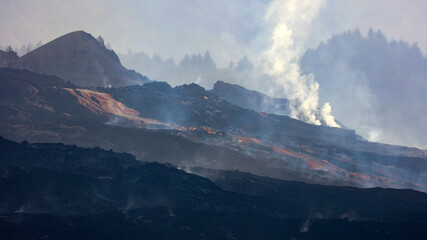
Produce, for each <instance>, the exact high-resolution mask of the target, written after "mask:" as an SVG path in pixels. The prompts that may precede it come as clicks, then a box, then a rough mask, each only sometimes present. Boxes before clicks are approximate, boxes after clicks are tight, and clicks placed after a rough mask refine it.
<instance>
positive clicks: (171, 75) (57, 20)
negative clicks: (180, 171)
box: [0, 0, 427, 148]
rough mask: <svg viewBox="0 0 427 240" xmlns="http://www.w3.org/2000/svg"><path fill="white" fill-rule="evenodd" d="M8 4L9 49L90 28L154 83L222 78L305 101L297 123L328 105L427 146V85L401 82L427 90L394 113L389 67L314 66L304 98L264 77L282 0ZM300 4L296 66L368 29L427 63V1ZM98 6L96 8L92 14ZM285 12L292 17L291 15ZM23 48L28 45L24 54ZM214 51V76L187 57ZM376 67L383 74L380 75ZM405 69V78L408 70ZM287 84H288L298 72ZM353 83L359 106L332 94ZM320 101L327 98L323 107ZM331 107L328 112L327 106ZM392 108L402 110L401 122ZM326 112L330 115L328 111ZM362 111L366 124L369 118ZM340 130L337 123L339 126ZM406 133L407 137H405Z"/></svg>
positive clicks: (380, 132) (400, 139)
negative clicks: (277, 1) (272, 13)
mask: <svg viewBox="0 0 427 240" xmlns="http://www.w3.org/2000/svg"><path fill="white" fill-rule="evenodd" d="M288 2H290V4H295V3H292V1H288ZM313 3H315V4H313ZM0 4H1V5H0V6H1V10H0V11H2V12H1V13H2V14H1V18H2V21H1V23H0V26H1V30H0V33H1V34H0V46H2V47H3V49H4V48H6V46H9V45H11V46H12V47H13V48H14V49H16V50H17V52H19V53H20V54H24V53H26V51H27V49H28V43H32V44H31V45H32V46H31V47H32V48H34V47H35V46H38V45H40V41H41V42H43V43H46V42H48V41H50V40H52V39H53V38H55V37H56V36H59V35H62V34H65V33H67V32H71V31H74V30H85V31H88V32H90V33H92V34H93V35H94V36H98V35H101V36H103V37H104V39H105V40H106V42H107V43H108V44H107V45H108V46H109V47H110V48H113V49H114V50H115V51H116V52H117V53H118V55H119V56H120V58H121V60H122V62H123V64H124V65H125V66H127V67H130V68H133V69H135V70H137V71H139V72H142V73H143V74H145V75H147V76H148V77H150V78H152V79H156V80H160V81H167V82H168V83H170V84H172V85H180V84H184V83H191V82H196V83H198V84H200V85H201V86H203V87H207V88H212V86H213V84H214V83H215V82H216V81H218V80H223V81H227V82H231V83H237V84H240V85H242V86H244V87H247V88H249V89H256V90H258V91H261V92H263V93H266V94H269V95H272V96H275V97H287V98H296V99H300V100H299V101H303V102H304V101H305V102H306V104H305V109H304V110H303V111H301V110H302V109H300V111H299V112H300V113H298V111H296V112H295V113H294V114H293V117H297V116H300V118H301V117H304V118H306V120H308V122H312V123H315V122H316V120H317V118H319V117H314V115H313V112H314V109H316V106H317V105H318V107H319V108H320V107H322V106H323V105H324V104H325V103H328V102H329V103H330V104H329V105H331V111H332V115H337V116H338V120H340V121H341V122H342V123H343V124H344V125H345V126H347V127H350V128H352V129H355V130H356V131H357V132H358V133H359V134H361V135H362V136H363V137H365V138H366V139H368V140H372V141H380V142H386V143H392V144H399V145H407V146H415V147H421V148H427V140H426V138H425V137H424V135H425V130H423V129H427V126H426V125H425V123H424V122H425V121H423V119H425V117H426V115H425V114H426V112H427V111H423V110H425V109H427V107H426V102H427V101H426V98H425V96H424V94H422V92H423V91H424V90H425V89H426V84H425V81H424V83H421V84H420V83H418V80H416V79H415V80H411V81H409V82H408V81H406V82H407V83H406V84H400V85H398V86H396V90H403V91H408V92H409V91H412V89H417V90H418V91H419V93H413V94H412V95H414V97H412V99H403V100H402V101H403V102H404V104H401V105H396V104H393V107H396V109H394V108H393V109H392V107H389V106H390V105H391V104H392V102H393V100H392V99H390V97H393V98H397V96H396V95H395V94H392V95H388V97H387V96H385V95H384V94H382V95H380V94H376V92H375V91H376V89H377V88H378V87H379V85H378V82H384V81H386V80H384V79H385V78H390V77H389V76H388V75H387V74H388V73H387V72H385V70H383V69H384V68H378V69H374V70H369V71H370V72H371V73H367V72H366V71H367V70H366V69H360V68H358V67H357V66H353V65H352V64H353V63H349V62H344V64H345V65H346V67H345V68H342V67H341V69H340V70H339V72H337V71H336V70H335V73H334V74H333V76H328V79H327V81H326V80H324V79H320V80H318V79H317V78H324V77H323V75H322V76H317V75H319V74H320V73H318V72H315V71H314V70H313V69H311V70H310V71H307V69H306V71H305V72H304V73H306V74H309V73H314V79H313V80H314V82H319V83H320V84H319V87H318V88H319V90H318V91H316V90H315V89H316V87H315V86H314V85H313V84H312V83H311V85H310V83H308V82H307V83H306V84H305V85H304V87H303V88H302V87H301V86H302V85H300V86H299V87H298V88H299V89H300V90H298V91H299V94H298V95H295V93H296V92H297V91H295V89H296V86H295V84H293V85H292V86H290V85H289V84H286V83H290V82H292V81H286V82H285V83H284V82H281V81H283V79H284V78H280V79H281V80H279V81H278V82H277V81H275V80H274V78H273V79H271V78H270V77H269V76H265V74H264V73H265V69H264V68H263V63H262V62H263V61H265V58H264V59H263V52H265V51H267V50H268V49H269V44H270V40H269V39H270V36H271V32H272V31H273V29H274V26H275V24H276V23H277V22H274V21H276V20H277V19H276V20H274V21H272V20H271V19H270V20H269V19H268V18H267V17H266V12H267V10H268V8H269V6H271V5H273V4H274V2H272V1H233V2H230V1H218V2H215V3H213V2H191V3H190V2H187V1H182V2H181V1H174V2H173V3H171V2H170V1H125V2H124V3H120V4H119V3H117V2H114V1H100V2H97V1H91V2H90V3H88V2H85V1H82V2H78V1H77V2H76V1H73V2H72V3H62V2H61V3H60V2H49V4H44V1H22V2H20V1H2V3H0ZM286 4H289V3H286ZM298 5H300V6H301V7H299V9H300V10H296V9H294V10H293V11H304V12H307V11H311V13H310V14H311V16H310V17H309V19H305V20H304V21H305V22H302V21H299V20H297V19H299V18H298V16H299V15H301V13H298V14H296V15H295V16H297V17H295V16H294V17H292V21H293V22H292V23H290V22H288V24H291V25H289V27H290V28H289V29H291V30H292V31H293V32H292V36H291V39H292V43H290V45H289V46H288V49H286V52H287V53H289V52H293V54H295V56H294V58H295V59H294V60H292V61H296V63H297V62H299V58H301V57H302V56H303V55H304V54H305V52H306V50H307V49H309V48H311V49H315V48H317V47H318V46H319V44H320V43H321V42H324V43H326V42H328V41H329V40H330V39H331V37H332V36H333V35H341V34H343V33H344V32H346V31H349V30H350V31H355V30H356V29H360V34H361V36H362V37H365V38H368V36H367V35H368V32H369V30H370V29H373V30H374V32H377V31H381V33H382V34H383V35H384V38H385V40H386V41H385V42H384V43H383V45H384V46H383V48H384V47H386V45H387V42H391V41H403V42H407V43H408V45H409V46H408V50H406V51H411V50H409V47H410V46H411V47H414V46H418V47H419V51H420V52H419V53H416V54H419V55H420V57H419V59H413V60H410V61H415V62H413V63H411V64H413V65H420V66H425V62H426V60H425V52H426V51H427V45H425V44H426V42H427V34H426V33H425V31H421V30H420V29H422V23H423V22H426V21H427V19H426V16H425V14H424V10H425V9H427V4H426V3H425V2H424V1H410V2H404V1H398V0H392V1H374V2H371V1H357V2H355V1H314V2H311V1H304V2H303V3H302V4H298ZM94 6H96V9H97V10H96V11H94V10H93V9H95V7H94ZM305 6H307V7H308V8H310V10H308V8H307V7H305ZM304 8H305V9H304ZM148 9H150V10H149V11H148ZM278 9H279V8H278ZM282 11H284V10H282ZM280 14H282V15H287V16H288V15H289V13H286V11H284V12H282V13H280ZM165 16H167V17H165ZM300 19H302V18H300ZM284 21H287V20H284ZM357 37H358V36H355V37H354V38H355V39H350V38H349V37H347V38H346V39H347V40H343V41H341V43H340V44H341V45H343V44H344V45H346V46H347V47H346V48H345V49H343V48H341V51H347V52H346V53H343V54H346V55H349V54H350V52H351V51H356V50H355V49H353V50H351V48H352V47H354V48H355V46H354V41H357ZM24 44H25V45H26V46H25V48H22V45H24ZM332 44H333V43H330V44H329V45H332ZM414 44H415V45H414ZM335 47H337V46H335ZM362 47H363V46H362ZM366 47H367V46H366ZM397 48H400V49H401V47H399V46H397V45H396V47H394V48H393V47H391V48H390V50H388V51H405V49H401V50H397ZM415 48H417V47H415ZM24 49H25V50H24ZM380 49H381V48H380ZM380 49H375V50H376V51H377V52H376V53H377V55H381V54H385V53H383V52H380V51H381V50H380ZM393 49H394V50H393ZM206 51H209V55H210V57H211V58H212V61H213V63H214V65H212V64H211V65H212V66H215V67H216V68H218V69H220V71H212V69H209V67H207V68H205V69H198V68H199V67H198V65H197V64H199V65H200V63H197V61H198V60H196V59H193V60H192V61H193V62H191V61H189V60H186V58H185V56H186V55H189V56H191V55H192V54H201V55H202V56H203V55H204V54H205V53H206ZM349 51H350V52H349ZM415 51H417V50H415ZM387 54H391V53H387ZM403 54H405V53H403V52H401V53H396V54H395V55H394V56H393V57H394V58H396V59H395V60H392V61H399V60H398V58H402V57H403ZM245 56H248V58H247V61H246V62H245V61H243V60H245V59H246V58H245ZM288 56H289V55H288ZM361 57H362V56H361ZM377 57H379V56H377ZM183 61H186V62H183ZM348 61H349V60H348ZM304 63H305V62H304ZM375 63H376V64H379V63H378V62H375ZM230 66H233V67H234V68H238V69H237V70H238V71H231V73H230V71H228V72H227V70H229V68H230ZM303 67H304V66H303ZM384 67H389V68H393V69H396V68H399V67H401V68H405V66H404V64H394V65H387V63H385V66H384ZM422 69H425V67H420V71H421V72H420V74H421V75H422V74H424V75H423V76H420V77H417V76H415V78H417V79H425V70H422ZM243 70H245V71H243ZM224 71H225V73H224ZM372 71H376V73H375V74H374V75H375V76H374V75H372ZM396 71H400V72H403V71H405V69H402V70H398V69H397V70H396ZM355 73H356V74H358V75H357V77H351V76H354V75H355ZM320 75H321V74H320ZM366 75H368V76H367V77H366ZM285 78H286V79H289V76H287V77H285ZM355 78H356V79H355ZM366 78H368V79H366ZM353 79H354V80H353ZM265 81H269V84H265ZM306 81H311V80H306ZM354 81H356V82H357V89H358V90H357V91H353V96H351V98H352V99H354V100H353V101H352V103H353V104H350V105H349V104H348V103H347V102H346V101H345V99H348V98H346V97H345V96H346V95H343V96H340V97H337V96H336V95H337V91H336V90H334V92H331V90H332V88H331V87H329V86H330V85H331V84H332V83H334V84H344V85H340V87H339V88H343V86H355V82H354ZM390 81H392V80H390ZM393 81H394V80H393ZM420 81H422V80H420ZM295 82H301V80H298V81H295ZM398 82H401V83H403V82H404V81H403V79H402V76H399V81H398ZM284 85H289V86H288V87H287V89H288V90H286V89H283V86H284ZM310 86H311V87H310ZM281 88H282V89H281ZM304 88H305V90H303V89H304ZM336 88H337V87H335V88H334V89H336ZM289 89H292V90H291V91H289ZM347 89H350V88H347ZM342 90H343V89H341V93H342ZM310 91H311V92H310ZM303 92H305V93H303ZM317 92H319V93H317ZM354 94H356V95H354ZM390 94H391V93H390ZM304 95H305V96H304ZM316 97H318V98H319V99H318V101H316ZM302 98H303V99H304V100H301V99H302ZM308 99H310V100H308ZM317 102H318V103H317ZM350 106H351V107H350ZM296 108H298V107H296ZM388 108H390V110H386V112H383V113H381V114H379V113H378V112H379V111H380V109H388ZM408 108H411V109H414V110H416V112H418V113H419V115H418V114H416V115H411V114H409V115H408V113H405V112H404V111H405V109H408ZM327 109H329V106H327V107H326V108H325V110H327ZM392 110H395V111H397V113H398V114H396V115H397V116H395V118H394V119H392V118H393V116H392V114H393V111H392ZM316 111H317V110H316ZM301 112H303V113H301ZM322 112H323V113H324V114H326V112H327V111H322ZM412 112H415V111H412ZM361 115H363V117H362V118H363V119H360V118H361V117H360V116H361ZM308 116H310V117H308ZM406 116H407V117H406ZM310 118H311V119H310ZM326 118H327V119H330V117H329V118H328V117H326ZM330 121H331V120H330ZM331 124H332V125H333V126H337V125H334V124H333V122H332V123H331ZM400 129H403V131H405V132H403V131H399V130H400ZM420 130H421V131H420Z"/></svg>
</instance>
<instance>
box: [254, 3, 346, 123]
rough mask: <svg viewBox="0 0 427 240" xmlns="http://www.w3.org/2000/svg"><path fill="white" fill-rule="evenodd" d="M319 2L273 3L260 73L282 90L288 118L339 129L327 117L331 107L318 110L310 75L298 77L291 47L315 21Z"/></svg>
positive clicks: (295, 50) (295, 55)
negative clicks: (265, 74) (268, 46)
mask: <svg viewBox="0 0 427 240" xmlns="http://www.w3.org/2000/svg"><path fill="white" fill-rule="evenodd" d="M323 3H324V1H323V0H286V1H283V0H274V1H273V2H271V3H270V5H269V7H268V9H267V14H266V18H267V20H268V21H269V22H270V23H272V24H273V26H274V27H273V31H272V34H271V46H270V48H269V49H268V50H266V51H265V52H264V53H263V56H262V58H263V59H262V60H263V67H264V71H265V72H266V73H267V74H269V75H270V76H272V78H273V80H274V81H275V83H277V86H282V87H283V91H284V92H285V94H286V96H287V97H288V98H289V99H290V100H291V104H290V110H291V113H290V115H291V117H293V118H296V119H299V120H302V121H305V122H307V123H311V124H315V125H321V120H323V121H324V122H325V123H326V125H328V126H331V127H340V126H339V125H338V124H337V123H336V122H335V119H334V117H333V116H332V115H331V105H330V104H329V103H325V105H324V106H323V108H322V109H320V110H319V106H318V105H319V95H318V91H319V84H318V83H317V82H316V81H315V79H314V76H313V75H302V74H301V70H300V67H299V58H300V51H301V49H300V48H298V47H297V46H295V36H296V35H299V36H301V35H303V34H304V31H307V30H308V27H309V26H310V24H311V22H312V20H313V19H314V18H315V17H316V15H317V13H318V11H319V9H320V7H321V6H322V5H323Z"/></svg>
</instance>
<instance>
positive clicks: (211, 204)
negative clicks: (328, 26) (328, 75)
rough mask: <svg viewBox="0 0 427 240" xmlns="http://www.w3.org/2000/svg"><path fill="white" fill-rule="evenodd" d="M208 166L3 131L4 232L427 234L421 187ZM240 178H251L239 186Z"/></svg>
mask: <svg viewBox="0 0 427 240" xmlns="http://www.w3.org/2000/svg"><path fill="white" fill-rule="evenodd" d="M205 171H206V173H209V174H210V177H212V176H213V175H217V176H218V177H219V178H218V179H221V181H216V182H217V183H218V185H215V184H214V183H212V182H211V181H209V180H208V179H206V178H203V177H199V176H196V175H192V174H188V173H186V172H184V171H182V170H178V169H176V168H174V167H172V166H167V165H162V164H159V163H147V162H141V161H137V160H136V159H135V158H134V157H133V156H132V155H130V154H126V153H114V152H112V151H105V150H102V149H100V148H79V147H76V146H73V145H63V144H30V143H28V142H22V143H16V142H12V141H9V140H6V139H3V138H0V214H1V216H0V238H1V239H40V238H48V239H99V238H102V239H135V238H144V239H288V238H289V239H291V238H297V239H361V238H363V239H422V238H423V237H424V236H425V234H426V233H427V232H426V231H427V230H426V229H427V221H426V219H427V218H426V216H427V194H425V193H421V192H416V191H413V190H393V189H369V190H365V189H358V188H345V187H327V186H320V185H310V184H301V183H295V182H284V181H276V180H272V179H265V178H259V177H256V176H253V175H249V176H247V175H246V174H245V173H237V174H231V175H230V176H229V177H224V176H225V175H223V174H226V173H221V172H215V171H213V172H210V170H205ZM238 179H243V180H244V179H247V180H248V179H249V180H251V181H247V182H245V181H246V180H244V181H240V182H238V184H239V185H236V180H238ZM233 186H235V187H233ZM237 186H238V187H239V188H237ZM221 187H223V188H224V189H225V190H224V189H222V188H221ZM238 189H240V191H239V190H238ZM245 189H246V190H245ZM248 189H253V190H254V191H252V192H251V191H248ZM272 189H274V190H272ZM302 189H304V190H305V191H307V193H308V195H307V196H306V197H305V199H300V198H301V197H304V196H303V195H301V191H302ZM226 190H228V191H226ZM233 191H238V192H240V193H237V192H233ZM298 192H299V193H298ZM272 193H275V195H272ZM310 193H313V194H311V195H310ZM327 194H329V195H327ZM331 194H332V195H331ZM313 196H315V198H316V199H314V198H313ZM358 196H359V197H358ZM308 197H311V198H312V199H308ZM357 197H358V198H357ZM317 198H318V199H317ZM280 199H281V200H280ZM316 203H321V204H318V205H316ZM342 206H346V208H343V207H342Z"/></svg>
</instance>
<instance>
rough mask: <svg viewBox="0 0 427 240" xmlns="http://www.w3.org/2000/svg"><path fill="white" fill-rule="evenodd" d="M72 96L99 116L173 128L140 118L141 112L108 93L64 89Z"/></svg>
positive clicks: (169, 125) (153, 120)
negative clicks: (112, 116)
mask: <svg viewBox="0 0 427 240" xmlns="http://www.w3.org/2000/svg"><path fill="white" fill-rule="evenodd" d="M64 89H65V90H66V91H68V92H69V93H70V94H72V95H73V96H74V97H76V98H77V101H78V102H79V103H80V104H81V105H82V106H84V107H86V108H87V109H89V110H90V111H92V112H94V113H97V114H111V115H115V116H119V117H123V118H126V119H128V120H131V121H134V122H136V123H143V124H150V125H163V126H167V127H172V125H171V124H168V123H163V122H159V121H157V120H155V119H149V118H143V117H140V116H139V112H138V111H136V110H134V109H132V108H128V107H126V106H125V105H124V104H122V103H121V102H118V101H116V100H115V99H114V98H113V97H111V96H110V94H108V93H102V92H96V91H92V90H87V89H75V90H74V89H71V88H64Z"/></svg>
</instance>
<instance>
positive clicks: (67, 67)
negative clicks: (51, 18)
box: [13, 31, 149, 87]
mask: <svg viewBox="0 0 427 240" xmlns="http://www.w3.org/2000/svg"><path fill="white" fill-rule="evenodd" d="M13 67H14V68H19V69H27V70H31V71H34V72H40V73H47V74H50V75H56V76H59V77H61V78H62V79H64V80H65V81H70V82H72V83H74V84H77V85H79V86H85V87H97V86H101V87H108V86H114V87H116V86H126V85H133V84H143V83H145V82H149V79H148V78H147V77H145V76H142V75H141V74H138V73H136V72H135V71H133V70H127V69H126V68H125V67H123V66H122V65H121V63H120V60H119V58H118V56H117V55H116V53H115V52H114V51H113V50H110V49H107V48H106V47H105V46H104V45H103V44H102V43H100V42H98V41H97V39H95V38H94V37H93V36H92V35H90V34H88V33H86V32H83V31H76V32H71V33H68V34H66V35H64V36H61V37H59V38H57V39H55V40H53V41H51V42H49V43H47V44H44V45H43V46H41V47H39V48H37V49H35V50H33V51H31V52H29V53H27V54H25V55H24V56H22V57H20V58H19V59H18V60H17V61H16V62H15V63H14V66H13Z"/></svg>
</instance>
